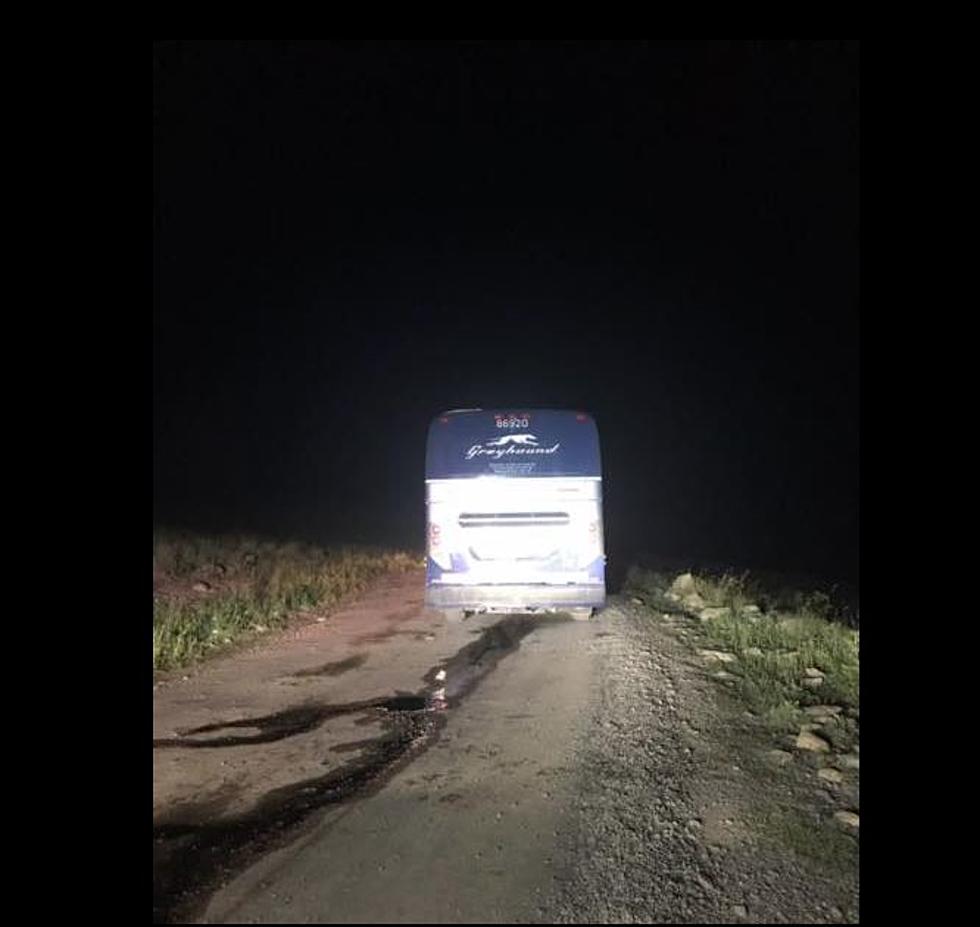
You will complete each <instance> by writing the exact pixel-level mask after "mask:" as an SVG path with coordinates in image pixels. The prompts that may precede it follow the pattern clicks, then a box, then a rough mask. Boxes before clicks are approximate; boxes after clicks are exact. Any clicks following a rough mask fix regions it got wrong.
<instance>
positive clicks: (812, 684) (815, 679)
mask: <svg viewBox="0 0 980 927" xmlns="http://www.w3.org/2000/svg"><path fill="white" fill-rule="evenodd" d="M803 685H804V686H805V687H806V688H807V689H819V688H820V687H821V686H822V685H823V676H812V677H809V678H807V679H804V680H803Z"/></svg>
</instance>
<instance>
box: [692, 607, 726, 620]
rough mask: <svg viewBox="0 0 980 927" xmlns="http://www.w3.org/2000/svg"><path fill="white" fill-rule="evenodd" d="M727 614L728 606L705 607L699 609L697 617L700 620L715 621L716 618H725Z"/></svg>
mask: <svg viewBox="0 0 980 927" xmlns="http://www.w3.org/2000/svg"><path fill="white" fill-rule="evenodd" d="M729 614H731V609H728V608H705V609H702V610H701V614H700V615H699V616H698V617H699V618H700V619H701V620H702V621H715V620H716V619H718V618H725V617H727V616H728V615H729Z"/></svg>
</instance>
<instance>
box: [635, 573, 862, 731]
mask: <svg viewBox="0 0 980 927" xmlns="http://www.w3.org/2000/svg"><path fill="white" fill-rule="evenodd" d="M671 581H672V578H671V577H670V576H668V575H665V574H663V573H655V572H653V571H649V570H643V569H640V568H633V569H631V570H630V572H629V574H628V576H627V584H626V589H627V592H628V593H631V594H635V595H639V596H640V597H641V598H643V599H644V602H645V603H646V604H647V605H649V606H651V607H653V608H655V609H662V610H666V611H672V612H677V611H680V610H683V609H682V606H681V605H679V604H678V603H676V602H673V601H671V600H670V599H667V598H666V593H667V591H668V590H669V588H670V584H671ZM694 585H695V588H696V590H697V592H698V594H699V595H700V596H701V598H702V599H703V600H704V602H705V603H706V605H708V606H710V607H713V608H722V609H726V611H724V612H721V613H718V614H716V616H715V617H713V618H711V619H710V620H708V621H704V622H701V623H700V624H699V625H698V637H699V639H700V642H701V646H704V647H706V648H710V649H716V650H724V651H727V652H729V653H733V654H734V655H735V656H736V657H737V658H738V659H737V662H736V663H732V664H728V665H727V666H726V667H725V669H726V670H727V671H729V672H731V673H732V674H733V675H734V676H735V677H736V680H735V686H736V689H737V690H738V691H739V693H740V694H741V695H742V697H743V698H744V700H745V701H746V703H747V704H748V706H749V708H750V709H751V710H752V711H753V712H754V713H756V714H758V715H760V716H761V717H762V718H763V719H764V720H765V721H766V722H767V723H768V724H769V726H770V727H771V728H773V729H774V730H776V731H786V732H791V731H793V732H795V731H797V730H798V729H799V724H800V723H801V721H802V720H803V719H804V717H805V715H804V712H803V709H804V708H806V707H807V706H810V705H818V704H831V705H840V706H842V707H843V708H853V709H856V708H858V705H859V687H858V682H859V655H858V642H859V632H858V631H856V630H855V629H853V628H851V627H848V626H847V625H846V624H843V623H841V622H840V621H837V620H834V619H835V617H836V616H835V613H834V608H833V603H832V599H831V597H830V596H829V595H828V594H827V593H824V592H787V591H786V590H781V591H780V593H779V595H778V598H777V597H775V596H768V597H767V596H766V594H765V589H763V588H761V587H760V585H759V584H758V583H757V582H756V581H755V580H753V579H752V578H751V577H749V576H748V575H747V574H743V575H742V576H731V575H722V576H719V577H710V576H702V575H697V576H695V577H694ZM776 601H778V602H780V603H781V604H782V608H783V610H777V609H776V608H775V607H774V605H775V603H776ZM760 602H761V603H763V609H764V610H760V611H759V612H757V613H755V614H748V613H746V612H745V611H744V609H745V608H746V606H748V605H753V604H758V603H760ZM808 668H815V669H817V670H820V672H821V673H823V675H824V680H823V684H822V685H821V686H819V687H818V688H815V689H810V688H807V687H806V686H805V685H804V684H803V680H804V678H805V671H806V670H807V669H808ZM856 728H857V725H856V723H855V722H854V720H853V719H852V718H850V717H847V716H846V715H844V714H843V713H842V715H841V717H840V718H839V719H838V720H837V721H835V722H834V723H833V724H828V725H826V726H825V730H824V732H825V733H826V735H827V736H828V738H829V739H831V740H833V739H834V738H836V739H837V744H838V745H841V746H843V747H845V748H846V746H847V745H848V744H849V743H850V742H852V741H853V740H854V739H855V738H856V734H857V731H856Z"/></svg>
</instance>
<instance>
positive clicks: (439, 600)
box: [425, 583, 606, 612]
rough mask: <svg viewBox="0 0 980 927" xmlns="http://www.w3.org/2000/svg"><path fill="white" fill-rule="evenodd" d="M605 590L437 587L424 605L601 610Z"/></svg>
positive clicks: (568, 586)
mask: <svg viewBox="0 0 980 927" xmlns="http://www.w3.org/2000/svg"><path fill="white" fill-rule="evenodd" d="M605 603H606V588H605V586H604V585H599V584H595V583H592V584H581V585H573V584H570V583H566V584H564V585H561V586H558V585H554V586H551V585H548V584H547V583H526V584H525V583H513V584H511V583H507V584H497V585H487V586H476V585H472V586H471V585H454V584H434V585H431V586H427V587H426V590H425V605H426V607H427V608H432V609H436V610H438V609H463V610H465V611H481V612H482V611H516V612H522V611H561V610H562V609H566V608H602V607H603V605H605Z"/></svg>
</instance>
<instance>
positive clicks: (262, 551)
mask: <svg viewBox="0 0 980 927" xmlns="http://www.w3.org/2000/svg"><path fill="white" fill-rule="evenodd" d="M417 563H418V556H413V555H412V554H410V553H407V552H404V551H392V550H384V549H377V548H367V547H345V548H339V549H324V548H320V547H317V546H314V545H309V544H297V543H278V542H275V541H270V540H263V539H259V538H251V537H237V536H236V537H213V536H199V535H191V534H181V533H175V532H159V533H157V534H156V535H155V536H154V540H153V572H154V601H153V668H154V669H156V670H168V669H174V668H177V667H182V666H186V665H188V664H190V663H193V662H195V661H197V660H200V659H202V658H203V657H205V656H207V655H208V654H210V653H213V652H215V651H216V650H219V649H222V648H225V647H227V646H228V645H230V644H233V643H236V642H238V641H241V640H242V639H244V638H247V637H252V636H255V635H257V634H262V633H264V632H267V631H270V630H273V629H275V628H281V627H284V626H285V625H286V623H287V621H288V620H289V617H290V616H291V615H293V614H296V613H298V612H300V611H302V610H306V609H312V608H318V609H329V608H331V607H332V606H334V605H336V604H337V603H338V602H339V601H340V600H341V599H343V598H345V597H347V596H349V595H351V594H354V593H357V592H360V591H361V590H363V589H364V588H365V587H366V586H367V585H368V584H369V583H370V582H371V581H372V580H374V579H376V578H377V577H379V576H381V575H383V574H385V573H389V572H393V571H394V572H397V571H403V570H406V569H410V568H412V567H413V566H415V565H416V564H417ZM200 582H205V583H207V584H208V586H209V587H210V588H209V589H207V590H206V591H203V592H197V591H195V589H194V585H195V584H196V583H200Z"/></svg>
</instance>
